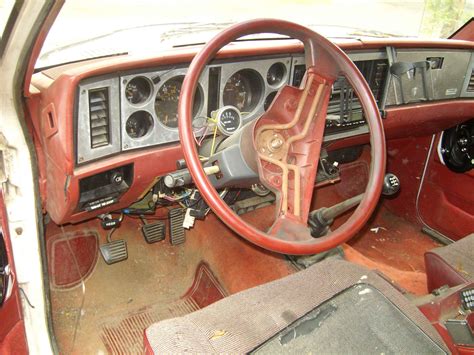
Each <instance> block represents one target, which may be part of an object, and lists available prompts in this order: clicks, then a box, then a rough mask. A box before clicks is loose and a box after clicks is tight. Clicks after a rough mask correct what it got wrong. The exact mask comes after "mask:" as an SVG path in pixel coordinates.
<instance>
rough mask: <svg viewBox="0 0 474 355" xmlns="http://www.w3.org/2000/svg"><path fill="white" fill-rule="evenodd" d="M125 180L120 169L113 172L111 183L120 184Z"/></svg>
mask: <svg viewBox="0 0 474 355" xmlns="http://www.w3.org/2000/svg"><path fill="white" fill-rule="evenodd" d="M122 181H123V175H122V173H121V172H119V171H115V172H113V173H112V176H111V177H110V183H111V184H113V185H120V184H121V183H122Z"/></svg>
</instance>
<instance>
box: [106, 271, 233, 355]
mask: <svg viewBox="0 0 474 355" xmlns="http://www.w3.org/2000/svg"><path fill="white" fill-rule="evenodd" d="M226 296H227V293H226V292H225V290H224V289H223V288H222V286H221V285H220V283H219V281H218V280H217V278H216V277H215V276H214V275H213V273H212V271H211V270H210V269H209V267H208V265H207V264H205V263H201V264H200V265H199V266H198V268H197V270H196V275H195V278H194V281H193V284H192V286H191V287H190V288H189V290H188V291H187V292H186V293H185V295H184V296H183V297H182V298H181V299H179V300H177V301H176V302H173V303H171V304H167V305H163V304H156V305H150V306H147V307H142V308H141V309H139V310H135V311H132V312H130V313H128V314H127V315H126V316H124V315H118V316H117V317H109V318H108V319H107V320H106V321H105V322H104V323H103V324H102V327H101V336H100V337H101V339H102V342H103V343H104V345H105V347H106V349H107V350H108V352H109V353H111V354H140V353H144V347H143V334H144V331H145V329H146V328H148V327H149V326H150V325H151V324H153V323H156V322H159V321H161V320H165V319H168V318H174V317H180V316H183V315H185V314H188V313H191V312H194V311H197V310H199V309H201V308H203V307H206V306H208V305H209V304H211V303H214V302H216V301H218V300H220V299H222V298H224V297H226Z"/></svg>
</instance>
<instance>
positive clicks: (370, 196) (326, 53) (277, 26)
mask: <svg viewBox="0 0 474 355" xmlns="http://www.w3.org/2000/svg"><path fill="white" fill-rule="evenodd" d="M257 33H276V34H281V35H286V36H289V37H291V38H295V39H298V40H300V41H301V42H302V43H303V44H304V48H305V60H306V66H307V70H306V74H305V79H304V80H303V83H302V85H301V87H300V88H294V87H290V86H285V87H284V88H283V89H281V90H280V92H279V93H278V95H277V96H276V98H275V100H274V102H273V104H272V106H271V107H270V109H269V110H268V111H267V112H266V113H265V114H263V115H262V117H260V118H259V119H258V120H256V121H254V122H253V123H252V125H251V129H247V130H245V131H246V132H247V133H246V134H247V137H246V140H247V142H253V147H252V153H253V154H250V155H251V156H253V160H254V161H253V162H250V163H249V165H253V166H254V167H255V170H257V171H258V175H259V178H260V181H261V183H262V184H264V185H265V186H266V187H267V188H269V189H271V190H272V191H274V192H275V194H276V196H277V206H276V207H277V208H276V210H277V216H276V219H275V222H274V224H273V226H272V227H271V228H270V230H269V231H268V232H267V233H265V232H262V231H260V230H258V229H257V228H255V227H254V226H252V225H250V224H248V223H246V222H245V221H243V220H242V219H241V218H240V217H239V216H238V215H237V214H235V213H234V212H233V211H232V210H231V208H230V207H229V206H228V205H227V204H226V203H225V202H224V201H223V200H222V199H221V197H220V196H219V194H218V192H217V191H216V189H215V188H214V187H213V185H212V184H211V182H210V181H209V178H208V177H207V176H206V174H205V172H204V169H203V167H202V165H201V162H200V160H199V155H198V151H197V148H196V145H195V143H194V137H193V127H192V107H193V99H194V94H195V92H196V87H197V84H198V79H199V77H200V75H201V73H202V71H203V70H204V67H205V66H206V64H207V63H209V61H210V60H211V59H212V58H213V57H214V56H215V55H216V53H217V52H218V51H219V50H220V49H221V48H222V47H224V46H225V45H227V44H229V43H230V42H232V41H234V40H236V39H237V38H239V37H242V36H246V35H250V34H257ZM339 75H345V77H346V78H347V80H348V81H349V83H350V84H351V85H352V87H353V88H354V90H355V92H356V94H357V96H358V97H359V100H360V102H361V104H362V107H363V110H364V113H365V118H366V120H367V123H368V125H369V131H370V143H371V155H372V159H371V166H370V177H369V182H368V185H367V188H366V191H365V194H364V197H363V199H362V201H361V202H360V204H359V206H358V207H357V209H356V210H355V211H354V213H353V214H352V216H351V217H350V218H349V219H348V220H347V222H346V223H344V224H343V225H341V226H340V227H339V228H337V229H336V230H334V231H332V232H331V233H329V234H328V235H326V236H324V237H321V238H313V237H311V234H310V231H309V228H308V226H307V220H308V214H309V212H310V211H309V208H310V204H311V198H312V195H313V189H314V181H315V178H316V173H317V168H318V161H319V155H320V151H321V145H322V142H323V132H324V127H325V120H326V110H327V106H328V102H329V96H330V91H331V86H332V84H333V82H334V80H335V79H336V78H337V77H338V76H339ZM178 122H179V134H180V139H181V146H182V149H183V153H184V157H185V159H186V162H187V165H188V168H189V170H190V173H191V175H192V177H193V179H194V183H195V184H196V186H197V187H198V189H199V191H200V193H201V195H202V196H203V198H204V200H205V201H206V202H207V203H208V205H209V207H210V208H211V209H212V210H213V211H214V213H215V214H216V215H217V216H218V217H219V218H220V219H221V220H222V221H223V222H224V223H225V224H226V225H228V226H229V227H230V228H232V229H233V230H234V231H235V232H236V233H237V234H239V235H240V236H242V237H243V238H245V239H247V240H248V241H250V242H252V243H254V244H256V245H259V246H261V247H262V248H265V249H268V250H272V251H275V252H278V253H283V254H292V255H304V254H316V253H319V252H322V251H326V250H329V249H331V248H334V247H336V246H338V245H340V244H342V243H344V242H346V241H347V240H349V239H350V238H351V237H352V236H354V235H355V234H356V233H357V231H359V230H360V229H361V228H362V226H363V225H364V224H365V223H366V222H367V220H368V219H369V217H370V216H371V214H372V212H373V210H374V208H375V206H376V204H377V201H378V199H379V197H380V193H381V189H382V182H383V177H384V173H385V153H386V148H385V137H384V131H383V126H382V121H381V118H380V113H379V110H378V108H377V104H376V102H375V99H374V97H373V95H372V92H371V90H370V88H369V86H368V84H367V82H366V81H365V79H364V77H363V76H362V74H361V73H360V72H359V70H358V69H357V67H356V66H355V64H354V63H353V62H352V61H351V60H350V59H349V57H348V56H347V55H346V54H345V53H344V52H343V51H342V50H341V49H340V48H339V47H337V46H336V45H335V44H333V43H332V42H330V41H329V40H328V39H326V38H325V37H323V36H321V35H319V34H318V33H316V32H314V31H312V30H310V29H308V28H306V27H304V26H300V25H298V24H295V23H291V22H287V21H282V20H273V19H261V20H252V21H247V22H242V23H239V24H236V25H233V26H231V27H229V28H228V29H226V30H224V31H222V32H220V33H219V34H218V35H217V36H216V37H214V38H213V39H212V40H211V41H210V42H208V43H207V44H206V45H205V46H204V47H203V48H202V49H201V51H200V52H199V53H198V54H197V55H196V56H195V57H194V59H193V61H192V63H191V65H190V67H189V70H188V72H187V74H186V77H185V79H184V82H183V86H182V89H181V96H180V101H179V108H178ZM248 145H250V146H251V145H252V144H248ZM246 155H247V156H249V154H246Z"/></svg>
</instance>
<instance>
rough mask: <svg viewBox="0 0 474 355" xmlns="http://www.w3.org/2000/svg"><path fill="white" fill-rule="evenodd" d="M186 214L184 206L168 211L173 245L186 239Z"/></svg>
mask: <svg viewBox="0 0 474 355" xmlns="http://www.w3.org/2000/svg"><path fill="white" fill-rule="evenodd" d="M184 215H185V210H184V209H183V208H174V209H172V210H170V211H169V212H168V217H169V220H170V243H171V245H178V244H182V243H184V242H185V241H186V234H185V232H186V230H185V229H184V227H183V222H184Z"/></svg>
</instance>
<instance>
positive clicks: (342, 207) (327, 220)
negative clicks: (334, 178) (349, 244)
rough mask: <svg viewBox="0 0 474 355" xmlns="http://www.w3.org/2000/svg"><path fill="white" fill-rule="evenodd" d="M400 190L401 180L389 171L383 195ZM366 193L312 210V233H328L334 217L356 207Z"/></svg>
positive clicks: (313, 234) (309, 219)
mask: <svg viewBox="0 0 474 355" xmlns="http://www.w3.org/2000/svg"><path fill="white" fill-rule="evenodd" d="M399 190H400V180H399V179H398V177H397V176H396V175H394V174H391V173H388V174H386V175H385V177H384V179H383V186H382V195H384V196H392V195H395V194H396V193H397V192H398V191H399ZM363 197H364V194H360V195H357V196H354V197H351V198H350V199H348V200H345V201H342V202H340V203H338V204H337V205H334V206H332V207H323V208H320V209H319V210H316V211H312V212H310V214H309V216H308V224H309V228H310V230H311V235H312V236H313V237H315V238H318V237H322V236H324V235H326V234H327V232H328V231H329V227H330V226H331V224H332V223H333V222H334V218H336V217H337V216H340V215H341V214H343V213H344V212H347V211H349V210H350V209H352V208H354V207H356V206H357V205H358V204H359V203H360V201H362V198H363Z"/></svg>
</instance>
